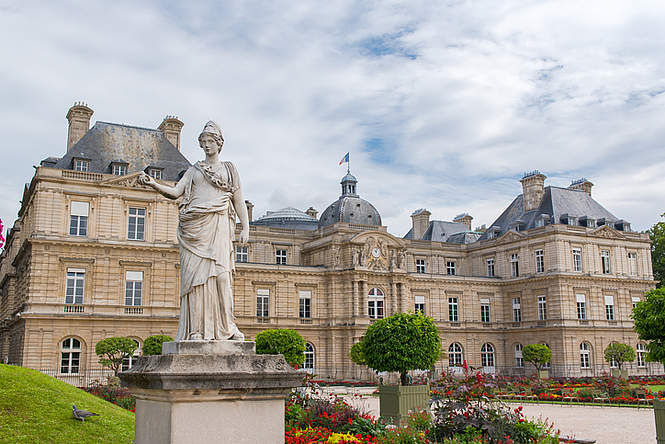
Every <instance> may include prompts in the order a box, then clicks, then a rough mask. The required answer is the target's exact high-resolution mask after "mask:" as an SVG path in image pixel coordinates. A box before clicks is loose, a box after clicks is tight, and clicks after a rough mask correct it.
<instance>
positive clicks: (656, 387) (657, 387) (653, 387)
mask: <svg viewBox="0 0 665 444" xmlns="http://www.w3.org/2000/svg"><path fill="white" fill-rule="evenodd" d="M639 386H640V385H639V384H630V388H637V387H639ZM645 387H646V388H648V389H649V390H651V391H652V392H654V393H655V392H659V391H661V390H665V385H645Z"/></svg>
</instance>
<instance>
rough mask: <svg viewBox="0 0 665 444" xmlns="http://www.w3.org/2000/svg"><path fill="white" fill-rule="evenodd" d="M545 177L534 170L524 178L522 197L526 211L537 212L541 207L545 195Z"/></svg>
mask: <svg viewBox="0 0 665 444" xmlns="http://www.w3.org/2000/svg"><path fill="white" fill-rule="evenodd" d="M545 178H546V177H545V175H544V174H541V172H540V171H538V170H534V171H531V172H530V173H526V174H524V177H522V180H520V182H522V196H523V198H524V211H531V210H535V209H536V208H538V207H539V206H540V202H541V201H542V200H543V195H544V194H545Z"/></svg>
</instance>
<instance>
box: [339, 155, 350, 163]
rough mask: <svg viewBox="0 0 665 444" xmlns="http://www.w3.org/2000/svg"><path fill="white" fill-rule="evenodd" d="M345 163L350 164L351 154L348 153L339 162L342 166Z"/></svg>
mask: <svg viewBox="0 0 665 444" xmlns="http://www.w3.org/2000/svg"><path fill="white" fill-rule="evenodd" d="M343 163H349V153H346V154H345V155H344V157H342V160H340V161H339V164H340V165H341V164H343Z"/></svg>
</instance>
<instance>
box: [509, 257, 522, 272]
mask: <svg viewBox="0 0 665 444" xmlns="http://www.w3.org/2000/svg"><path fill="white" fill-rule="evenodd" d="M519 275H520V256H519V254H517V253H514V254H511V255H510V276H511V277H519Z"/></svg>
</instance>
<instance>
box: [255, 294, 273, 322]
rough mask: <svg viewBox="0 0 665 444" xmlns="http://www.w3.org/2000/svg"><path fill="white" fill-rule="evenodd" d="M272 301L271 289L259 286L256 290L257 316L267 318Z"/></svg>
mask: <svg viewBox="0 0 665 444" xmlns="http://www.w3.org/2000/svg"><path fill="white" fill-rule="evenodd" d="M269 301H270V290H268V289H266V288H259V289H258V290H256V317H257V318H267V317H268V316H269V315H268V303H269Z"/></svg>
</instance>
